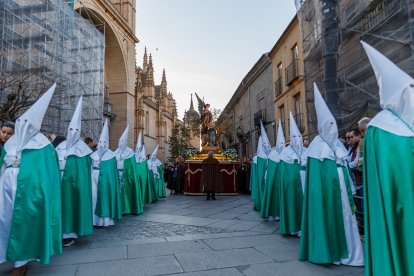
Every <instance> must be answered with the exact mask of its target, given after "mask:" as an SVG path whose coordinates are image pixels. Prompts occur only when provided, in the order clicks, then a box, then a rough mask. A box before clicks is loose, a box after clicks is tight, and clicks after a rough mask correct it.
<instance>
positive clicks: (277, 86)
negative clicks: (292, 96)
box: [275, 63, 283, 98]
mask: <svg viewBox="0 0 414 276" xmlns="http://www.w3.org/2000/svg"><path fill="white" fill-rule="evenodd" d="M282 74H283V65H282V63H279V64H278V65H277V76H276V78H277V80H276V81H275V98H277V97H278V96H279V95H280V94H282Z"/></svg>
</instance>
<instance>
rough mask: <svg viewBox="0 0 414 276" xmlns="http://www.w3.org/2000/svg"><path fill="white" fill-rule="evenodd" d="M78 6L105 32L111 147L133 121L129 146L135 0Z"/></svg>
mask: <svg viewBox="0 0 414 276" xmlns="http://www.w3.org/2000/svg"><path fill="white" fill-rule="evenodd" d="M74 9H75V10H76V11H77V12H78V13H79V14H81V15H82V16H83V17H84V18H86V19H88V20H91V21H92V22H93V24H94V25H95V26H96V27H97V28H98V29H99V30H100V31H101V32H103V33H104V34H105V66H104V68H105V70H104V80H105V104H104V116H105V117H106V118H108V119H110V131H109V133H110V147H111V148H116V147H117V145H118V140H119V136H120V135H121V134H122V132H123V131H124V129H125V127H126V126H127V125H129V129H130V133H129V137H128V144H129V146H133V145H134V142H135V141H134V138H135V136H134V125H135V82H136V72H135V67H136V65H135V44H136V43H138V42H139V40H138V38H137V37H136V35H135V16H136V1H135V0H109V1H108V0H82V1H75V4H74Z"/></svg>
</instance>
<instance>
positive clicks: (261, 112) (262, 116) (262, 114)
mask: <svg viewBox="0 0 414 276" xmlns="http://www.w3.org/2000/svg"><path fill="white" fill-rule="evenodd" d="M260 120H261V121H262V123H263V124H265V123H266V109H262V110H259V111H258V112H256V113H255V114H254V126H255V127H257V128H259V127H260Z"/></svg>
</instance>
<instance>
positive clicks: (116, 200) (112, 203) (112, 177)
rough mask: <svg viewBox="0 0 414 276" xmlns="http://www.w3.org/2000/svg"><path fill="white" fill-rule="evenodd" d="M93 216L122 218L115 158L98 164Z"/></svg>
mask: <svg viewBox="0 0 414 276" xmlns="http://www.w3.org/2000/svg"><path fill="white" fill-rule="evenodd" d="M95 215H97V216H98V217H101V218H111V219H121V218H122V211H121V199H120V195H119V178H118V168H117V163H116V158H115V157H113V158H111V159H109V160H105V161H102V162H101V164H100V169H99V180H98V194H97V199H96V208H95Z"/></svg>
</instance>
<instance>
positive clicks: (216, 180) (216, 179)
mask: <svg viewBox="0 0 414 276" xmlns="http://www.w3.org/2000/svg"><path fill="white" fill-rule="evenodd" d="M220 180H221V176H220V168H219V161H218V160H217V159H216V158H214V157H213V152H212V151H209V152H208V158H206V159H204V160H203V163H202V175H201V186H202V187H203V190H204V192H205V193H207V198H206V199H207V200H210V199H212V200H216V193H217V192H219V190H220V188H221V185H220V184H221V183H220V182H221V181H220Z"/></svg>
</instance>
